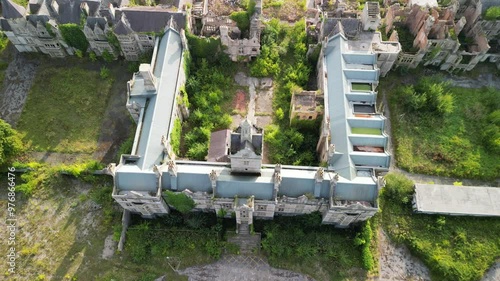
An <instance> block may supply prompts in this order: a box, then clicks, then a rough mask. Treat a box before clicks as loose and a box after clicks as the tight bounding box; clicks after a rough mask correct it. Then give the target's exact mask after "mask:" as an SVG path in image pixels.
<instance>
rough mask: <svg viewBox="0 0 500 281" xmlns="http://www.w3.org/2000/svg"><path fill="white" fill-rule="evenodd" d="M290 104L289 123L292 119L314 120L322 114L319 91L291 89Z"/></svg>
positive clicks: (321, 97) (291, 122) (321, 99)
mask: <svg viewBox="0 0 500 281" xmlns="http://www.w3.org/2000/svg"><path fill="white" fill-rule="evenodd" d="M290 104H291V105H290V124H293V121H294V120H316V119H317V118H318V117H321V116H322V115H323V111H324V108H323V95H322V93H321V91H300V92H297V91H293V92H292V100H291V102H290Z"/></svg>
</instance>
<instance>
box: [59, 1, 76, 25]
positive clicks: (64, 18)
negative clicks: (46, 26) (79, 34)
mask: <svg viewBox="0 0 500 281" xmlns="http://www.w3.org/2000/svg"><path fill="white" fill-rule="evenodd" d="M57 3H58V4H59V16H58V22H59V23H60V24H65V23H75V24H80V16H81V9H80V4H81V1H80V0H58V1H57Z"/></svg>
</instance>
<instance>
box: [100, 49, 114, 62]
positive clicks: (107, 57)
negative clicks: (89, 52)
mask: <svg viewBox="0 0 500 281" xmlns="http://www.w3.org/2000/svg"><path fill="white" fill-rule="evenodd" d="M102 58H103V59H104V61H105V62H112V61H113V60H114V59H115V56H114V55H113V54H111V53H110V52H109V51H108V50H104V51H103V52H102Z"/></svg>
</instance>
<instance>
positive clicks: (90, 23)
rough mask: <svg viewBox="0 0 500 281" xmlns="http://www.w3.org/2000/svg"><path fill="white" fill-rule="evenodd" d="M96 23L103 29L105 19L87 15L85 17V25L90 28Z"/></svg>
mask: <svg viewBox="0 0 500 281" xmlns="http://www.w3.org/2000/svg"><path fill="white" fill-rule="evenodd" d="M96 24H97V25H98V26H99V27H100V28H101V29H102V30H104V28H105V27H106V19H104V18H94V17H88V18H87V25H88V26H89V27H90V28H91V29H92V30H94V27H95V26H96Z"/></svg>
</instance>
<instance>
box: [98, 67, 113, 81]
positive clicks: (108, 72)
mask: <svg viewBox="0 0 500 281" xmlns="http://www.w3.org/2000/svg"><path fill="white" fill-rule="evenodd" d="M110 75H111V70H109V68H107V67H106V66H102V67H101V71H100V72H99V76H100V77H101V79H103V80H106V79H108V78H109V76H110Z"/></svg>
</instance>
